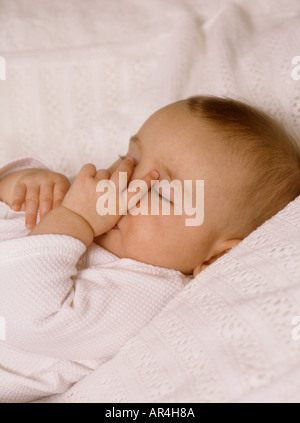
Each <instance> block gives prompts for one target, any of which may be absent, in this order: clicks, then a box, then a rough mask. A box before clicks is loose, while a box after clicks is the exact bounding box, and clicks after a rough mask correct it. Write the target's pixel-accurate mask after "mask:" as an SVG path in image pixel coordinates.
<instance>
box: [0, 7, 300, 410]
mask: <svg viewBox="0 0 300 423" xmlns="http://www.w3.org/2000/svg"><path fill="white" fill-rule="evenodd" d="M299 39H300V2H299V0H263V1H262V0H251V1H248V0H232V1H230V0H211V1H207V0H151V1H141V0H122V1H108V0H85V1H82V0H64V1H61V0H51V1H46V0H45V1H41V0H30V1H28V0H0V55H1V56H3V57H4V58H5V59H6V64H7V73H6V74H7V77H6V81H0V157H1V160H3V161H6V160H7V161H8V160H12V159H14V158H15V157H17V156H20V155H21V156H25V155H26V156H28V155H29V156H32V155H34V156H37V157H40V158H42V159H43V160H45V161H46V162H48V163H49V164H50V165H51V167H52V168H53V169H55V170H56V171H58V172H62V173H66V175H67V176H73V175H75V174H76V172H77V171H78V169H79V168H80V166H81V165H83V164H84V163H87V162H93V163H95V165H96V166H97V168H102V167H106V166H108V165H110V164H111V163H112V162H113V161H114V160H115V159H116V158H117V154H118V153H121V154H123V153H125V152H126V151H127V150H126V149H127V144H128V138H129V137H130V136H131V135H133V134H134V133H136V131H137V130H138V129H139V127H140V125H141V124H142V123H143V122H144V120H145V119H146V118H148V116H149V115H150V114H151V113H153V112H154V111H155V110H156V109H157V108H159V107H162V106H165V105H166V104H168V103H171V102H173V101H176V100H179V99H182V98H184V97H187V96H189V95H195V94H215V95H220V96H230V97H234V98H237V99H239V100H242V101H246V102H249V103H250V104H252V105H254V106H258V107H261V108H262V109H263V110H264V111H266V112H267V113H270V114H272V115H273V116H275V117H276V118H277V119H279V120H280V121H282V122H283V123H284V124H285V125H286V127H287V128H288V130H289V131H290V132H291V133H293V135H295V137H296V139H297V141H298V142H299V145H300V141H299V133H300V80H297V79H294V78H293V77H292V76H293V75H294V76H295V73H297V72H295V71H296V70H297V67H296V64H295V63H294V64H293V63H292V59H293V58H294V57H297V56H300V51H299ZM298 75H300V72H299V70H298ZM296 76H297V75H296ZM298 202H299V200H298ZM297 207H299V206H297ZM289 210H290V212H285V214H284V215H281V218H280V219H279V220H275V223H274V224H273V223H272V224H271V225H268V226H267V229H264V230H263V231H259V232H256V235H255V236H254V237H252V238H251V239H252V241H251V244H243V245H244V247H243V249H239V250H236V253H235V254H238V256H237V257H236V256H232V255H229V254H228V255H226V256H224V257H223V258H222V259H220V260H221V262H220V263H221V264H218V266H217V268H216V267H213V268H212V270H210V269H208V270H207V272H208V273H204V274H203V275H201V276H199V278H197V282H195V283H193V288H192V289H190V290H189V291H188V292H186V291H185V294H184V297H182V298H181V299H179V300H178V301H177V300H176V301H174V302H173V303H172V308H170V309H169V314H168V315H163V317H162V322H161V323H160V321H159V320H157V323H156V326H155V327H154V326H151V330H150V332H147V333H144V334H143V336H142V337H139V338H137V339H135V341H134V342H133V341H130V343H129V344H128V345H126V350H124V352H123V353H122V354H120V355H119V356H118V359H117V358H116V359H115V360H113V361H111V362H110V363H109V364H108V363H107V364H105V365H104V366H105V367H103V369H102V370H101V372H103V373H101V372H100V369H99V371H97V372H95V373H94V374H93V375H92V376H91V377H90V376H88V378H87V379H86V380H84V381H82V383H81V382H80V383H79V384H78V386H77V385H75V386H74V388H72V389H71V390H70V392H69V393H68V395H64V396H63V397H56V399H57V401H59V400H62V401H70V402H71V401H76V400H79V401H80V400H81V399H82V400H84V401H89V400H91V401H92V400H96V401H98V400H100V401H101V400H103V401H105V400H111V401H113V400H114V399H121V400H132V401H134V400H139V399H142V400H149V401H151V400H152V399H154V400H160V399H162V400H163V399H168V400H170V401H175V400H179V401H181V400H182V401H184V400H196V401H214V400H218V399H221V400H226V399H229V400H241V399H248V400H249V399H252V398H253V399H258V400H260V399H261V400H268V399H270V400H272V399H274V400H276V399H278V400H279V401H280V400H286V401H288V400H291V401H292V400H293V399H296V400H298V401H299V397H298V395H299V392H300V389H299V380H300V375H299V373H300V370H299V365H298V362H297V357H299V356H300V354H299V351H298V348H299V344H298V343H295V342H292V340H291V336H290V334H291V324H290V318H291V317H292V315H294V314H297V315H300V307H299V301H298V298H299V296H298V284H299V280H300V275H299V268H298V265H299V255H298V252H299V245H298V243H297V239H299V232H298V229H297V228H298V224H297V222H296V223H293V222H295V219H296V218H297V215H299V209H298V208H296V205H294V206H293V207H291V208H290V209H289ZM289 213H291V217H290V216H289ZM289 221H290V222H291V223H289ZM22 225H23V223H22ZM22 225H21V224H20V226H22ZM281 225H282V226H281ZM290 228H292V229H290ZM294 231H295V233H294ZM296 236H298V238H296V239H295V237H296ZM238 251H239V253H238ZM232 253H233V251H232ZM289 257H290V260H289ZM213 269H215V270H218V272H217V273H216V274H214V273H213V272H214V270H213ZM220 272H221V273H220ZM222 272H224V273H222ZM204 275H206V276H205V278H204ZM202 278H204V279H202ZM208 280H209V281H208ZM224 280H225V281H227V282H226V285H225V286H224V288H223V289H222V291H221V290H220V289H221V287H222V286H223V285H222V282H223V281H224ZM230 281H232V282H230ZM202 287H203V289H204V290H203V293H202ZM226 288H228V289H229V293H227V289H226ZM232 289H233V291H232ZM233 294H235V295H233ZM201 295H202V296H203V298H202V300H201V301H200V299H201V298H200V297H199V296H201ZM193 298H195V301H194V300H193ZM185 304H186V306H185ZM203 305H204V306H205V307H204V309H203V310H205V311H203V315H205V313H206V310H207V308H209V309H211V311H210V314H209V315H208V318H207V319H210V322H208V320H205V319H204V317H203V316H200V317H199V314H200V312H201V310H200V308H199V306H201V307H202V306H203ZM218 310H219V311H218ZM213 311H214V314H213ZM193 318H195V319H194V321H193ZM213 320H216V323H215V324H214V323H213ZM208 323H209V324H208ZM215 325H218V327H216V326H215ZM157 326H159V327H160V329H159V330H158V329H156V327H157ZM162 328H163V329H162ZM165 328H166V334H165V333H164V329H165ZM153 331H154V334H153ZM234 342H235V344H233V343H234ZM269 342H270V344H268V343H269ZM152 344H153V345H152ZM165 344H166V345H167V347H166V349H164V345H165ZM239 345H241V348H239ZM164 351H166V353H165V352H164ZM277 351H278V352H277ZM247 352H248V353H247ZM166 354H168V355H166ZM295 357H296V358H295ZM134 363H136V365H135V366H136V367H134ZM284 369H286V371H285V370H284ZM227 388H228V389H227ZM98 393H99V395H98ZM239 394H240V395H239Z"/></svg>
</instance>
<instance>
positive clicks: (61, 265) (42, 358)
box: [0, 159, 189, 402]
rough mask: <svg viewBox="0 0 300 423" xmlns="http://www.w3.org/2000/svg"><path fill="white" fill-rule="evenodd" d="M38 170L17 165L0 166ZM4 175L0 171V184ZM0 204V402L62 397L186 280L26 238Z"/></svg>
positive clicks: (60, 242) (55, 239)
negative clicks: (0, 330) (0, 332)
mask: <svg viewBox="0 0 300 423" xmlns="http://www.w3.org/2000/svg"><path fill="white" fill-rule="evenodd" d="M13 165H15V166H16V167H15V168H16V169H20V168H22V167H39V168H40V167H44V166H43V164H42V163H39V162H38V161H37V160H31V159H21V160H16V161H14V163H11V164H9V165H8V166H4V167H3V170H6V171H8V170H9V169H10V170H12V169H13ZM1 176H5V173H3V172H1V168H0V177H1ZM24 215H25V213H24V212H17V213H16V212H14V211H12V210H11V209H10V208H9V207H8V206H7V205H6V204H4V203H3V202H0V275H1V277H0V316H1V323H2V322H3V319H4V322H5V339H4V340H2V341H0V402H28V401H33V400H35V399H38V398H40V397H43V396H45V395H52V394H55V393H58V392H65V391H66V390H67V389H68V388H69V387H70V386H72V385H73V384H74V383H76V382H77V381H79V380H80V379H81V378H82V377H83V376H86V375H87V374H89V373H90V372H91V371H92V370H94V369H95V368H97V367H98V366H99V365H100V364H103V363H104V362H105V361H107V360H109V359H111V358H112V357H113V356H114V355H115V354H116V353H117V352H118V351H119V349H120V348H121V346H122V345H124V343H125V342H126V341H127V340H129V339H130V338H132V337H133V336H134V335H135V334H137V332H138V331H139V330H140V329H141V328H142V327H143V326H144V325H145V324H146V323H147V322H149V321H150V320H151V319H152V318H153V317H154V316H155V315H157V314H158V313H159V312H160V311H161V310H162V308H163V307H164V306H165V305H166V304H167V303H168V301H169V300H170V299H171V298H172V297H173V296H174V295H175V294H177V293H178V292H179V291H180V290H181V289H182V288H183V286H184V283H185V282H187V281H189V278H188V277H186V276H184V275H183V274H182V273H180V272H177V271H174V270H172V269H163V268H159V267H156V266H151V265H148V264H144V263H141V262H137V261H134V260H130V259H119V258H118V257H116V256H114V255H113V254H111V253H110V252H108V251H106V250H104V249H103V248H101V247H100V246H98V245H96V244H92V245H91V246H90V247H89V248H88V249H86V247H85V245H84V244H83V243H82V242H81V241H78V240H77V239H74V238H72V237H69V236H64V235H40V236H30V237H27V236H26V234H27V233H28V230H26V228H25V216H24Z"/></svg>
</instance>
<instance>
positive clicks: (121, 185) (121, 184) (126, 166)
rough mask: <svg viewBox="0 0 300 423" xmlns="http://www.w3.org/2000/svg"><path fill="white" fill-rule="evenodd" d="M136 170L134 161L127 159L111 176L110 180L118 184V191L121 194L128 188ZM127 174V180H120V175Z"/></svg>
mask: <svg viewBox="0 0 300 423" xmlns="http://www.w3.org/2000/svg"><path fill="white" fill-rule="evenodd" d="M133 168H134V160H133V159H131V158H129V157H126V159H124V160H122V162H121V163H120V165H119V166H118V168H117V169H116V170H115V172H114V173H113V174H112V175H111V178H110V180H111V181H113V182H114V183H115V184H116V187H117V189H119V191H120V192H122V191H124V190H125V189H126V188H127V185H128V182H129V180H130V178H131V175H132V173H133ZM120 172H122V173H126V178H125V179H124V178H120V177H119V173H120Z"/></svg>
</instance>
